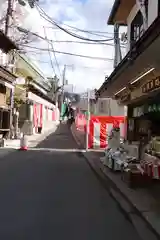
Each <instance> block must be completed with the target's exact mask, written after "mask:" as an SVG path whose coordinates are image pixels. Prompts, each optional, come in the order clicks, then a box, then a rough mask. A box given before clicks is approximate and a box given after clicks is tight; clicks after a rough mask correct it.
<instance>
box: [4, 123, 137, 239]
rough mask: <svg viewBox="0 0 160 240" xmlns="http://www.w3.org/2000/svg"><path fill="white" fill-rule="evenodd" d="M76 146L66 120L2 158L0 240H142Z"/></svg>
mask: <svg viewBox="0 0 160 240" xmlns="http://www.w3.org/2000/svg"><path fill="white" fill-rule="evenodd" d="M49 148H51V150H49ZM76 148H77V146H76V143H75V142H74V140H73V138H72V136H71V133H70V132H69V129H68V128H66V126H65V125H62V126H61V128H58V129H57V131H56V132H55V133H54V134H52V135H50V136H49V137H48V138H47V139H46V140H45V141H43V142H42V143H41V144H39V146H38V147H37V149H33V150H29V151H27V152H18V151H17V152H14V153H11V154H10V155H8V156H6V157H4V158H2V159H1V160H0V239H3V240H10V239H12V240H14V239H15V240H19V239H21V240H22V239H23V240H42V239H43V240H44V239H45V240H50V239H57V240H64V239H68V240H82V239H83V240H105V239H108V240H120V239H123V240H128V239H130V240H140V238H139V236H138V235H137V233H136V231H135V229H134V228H133V226H132V225H131V224H130V222H129V221H128V220H127V219H126V218H125V216H124V215H123V213H122V212H121V210H120V209H119V208H118V206H117V205H116V203H115V201H114V200H113V199H112V198H111V197H110V195H109V194H108V193H107V191H106V190H105V189H104V188H103V186H102V185H101V183H100V182H99V181H98V179H97V178H96V176H95V175H94V173H93V172H92V170H91V169H90V167H89V166H88V164H87V163H86V161H85V159H84V158H83V157H82V155H81V154H79V153H77V152H71V151H70V150H69V149H76ZM54 149H55V150H54ZM56 149H57V151H56Z"/></svg>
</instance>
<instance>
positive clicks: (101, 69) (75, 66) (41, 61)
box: [29, 57, 106, 71]
mask: <svg viewBox="0 0 160 240" xmlns="http://www.w3.org/2000/svg"><path fill="white" fill-rule="evenodd" d="M29 59H30V60H33V61H36V62H40V63H45V64H48V63H49V62H48V61H43V60H40V59H35V58H31V57H29ZM61 65H62V66H64V64H61ZM67 67H72V68H83V69H93V70H97V71H103V70H104V71H106V67H105V68H96V67H88V66H78V65H74V64H70V65H67Z"/></svg>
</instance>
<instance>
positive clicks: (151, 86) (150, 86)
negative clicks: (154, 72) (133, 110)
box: [142, 77, 160, 93]
mask: <svg viewBox="0 0 160 240" xmlns="http://www.w3.org/2000/svg"><path fill="white" fill-rule="evenodd" d="M158 88H160V77H157V78H155V79H153V80H151V81H149V82H147V83H145V84H144V85H143V86H142V93H148V92H151V91H153V90H155V89H158Z"/></svg>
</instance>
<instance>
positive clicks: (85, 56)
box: [21, 44, 113, 61]
mask: <svg viewBox="0 0 160 240" xmlns="http://www.w3.org/2000/svg"><path fill="white" fill-rule="evenodd" d="M21 46H24V47H27V48H31V49H37V50H41V51H48V49H46V48H37V47H33V46H27V45H23V44H21ZM50 51H53V50H51V49H50ZM54 52H55V53H59V54H65V55H70V56H76V57H82V58H90V59H95V60H102V61H113V59H112V58H102V57H92V56H87V55H81V54H75V53H69V52H61V51H54Z"/></svg>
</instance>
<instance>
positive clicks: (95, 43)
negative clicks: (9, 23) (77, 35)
mask: <svg viewBox="0 0 160 240" xmlns="http://www.w3.org/2000/svg"><path fill="white" fill-rule="evenodd" d="M17 28H18V30H19V31H21V32H24V33H27V32H28V33H30V34H33V35H34V36H36V37H38V38H40V39H42V40H44V41H49V42H52V43H77V44H88V45H106V46H114V44H113V43H106V42H87V41H86V42H85V41H70V40H65V41H61V40H52V39H48V38H47V39H46V38H44V37H42V36H40V35H39V34H37V33H34V32H31V31H29V30H27V29H25V28H22V27H17ZM121 47H123V48H125V47H126V46H125V44H121Z"/></svg>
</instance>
